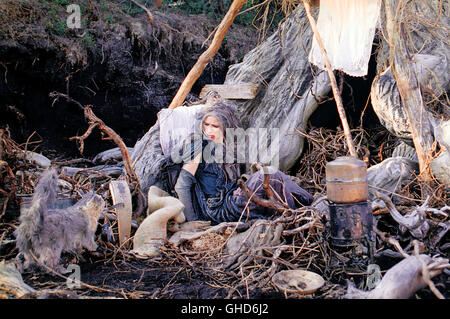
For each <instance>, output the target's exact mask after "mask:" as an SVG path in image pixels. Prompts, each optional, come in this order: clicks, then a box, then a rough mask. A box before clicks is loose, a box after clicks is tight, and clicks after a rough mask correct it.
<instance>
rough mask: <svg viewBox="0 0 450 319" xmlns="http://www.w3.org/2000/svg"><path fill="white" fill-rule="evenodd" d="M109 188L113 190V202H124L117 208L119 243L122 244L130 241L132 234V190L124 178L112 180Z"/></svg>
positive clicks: (115, 203)
mask: <svg viewBox="0 0 450 319" xmlns="http://www.w3.org/2000/svg"><path fill="white" fill-rule="evenodd" d="M109 190H110V192H111V196H112V200H113V204H114V205H117V204H120V203H122V204H123V205H121V206H119V207H116V208H115V212H116V215H117V223H118V227H119V244H120V246H122V245H124V243H126V242H127V241H128V239H129V238H130V234H131V215H132V203H131V192H130V188H129V187H128V184H127V182H126V181H122V180H116V181H111V182H110V183H109ZM128 245H129V241H128V243H127V244H125V247H126V246H128Z"/></svg>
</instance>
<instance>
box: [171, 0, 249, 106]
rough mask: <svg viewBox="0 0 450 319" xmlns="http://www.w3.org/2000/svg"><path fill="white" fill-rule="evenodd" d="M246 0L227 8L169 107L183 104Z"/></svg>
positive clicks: (235, 2) (235, 0)
mask: <svg viewBox="0 0 450 319" xmlns="http://www.w3.org/2000/svg"><path fill="white" fill-rule="evenodd" d="M246 2H247V1H246V0H234V1H233V3H232V4H231V6H230V8H229V9H228V12H227V14H226V15H225V17H224V18H223V19H222V21H221V22H220V24H219V26H218V27H217V31H216V33H215V34H214V38H213V40H212V42H211V44H210V46H209V48H208V49H207V50H206V51H205V52H203V53H202V55H200V57H199V58H198V60H197V63H195V65H194V66H193V67H192V69H191V71H189V73H188V75H187V76H186V78H185V79H184V81H183V83H181V86H180V88H179V89H178V92H177V94H176V95H175V97H174V98H173V100H172V102H171V103H170V105H169V109H174V108H176V107H178V106H180V105H181V104H183V102H184V99H185V98H186V96H187V95H188V93H189V92H190V90H191V88H192V86H193V85H194V83H195V81H197V79H198V78H199V77H200V75H201V74H202V72H203V70H204V69H205V67H206V65H207V64H208V63H209V62H210V61H211V60H212V58H213V56H214V55H215V54H216V53H217V51H218V50H219V48H220V45H221V44H222V41H223V38H224V37H225V34H226V33H227V31H228V29H229V28H230V26H231V24H232V23H233V21H234V18H236V16H237V14H238V13H239V10H241V8H242V6H243V5H244V4H245V3H246Z"/></svg>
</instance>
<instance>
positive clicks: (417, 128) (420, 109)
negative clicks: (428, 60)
mask: <svg viewBox="0 0 450 319" xmlns="http://www.w3.org/2000/svg"><path fill="white" fill-rule="evenodd" d="M402 4H404V3H403V1H401V0H386V1H385V8H386V28H387V35H388V42H389V44H390V59H391V63H392V74H393V76H394V78H395V80H396V82H397V86H398V90H399V92H400V96H401V99H402V102H403V106H404V108H405V111H406V114H407V118H408V121H409V124H410V128H411V134H412V139H413V142H414V147H415V149H416V152H417V156H418V159H419V169H420V179H421V181H422V182H423V185H422V197H423V198H426V196H427V195H429V194H430V192H431V182H432V175H431V170H430V163H431V160H432V159H433V157H432V153H433V150H434V146H433V142H434V139H433V128H432V125H431V122H430V119H429V117H428V113H427V111H426V109H425V104H424V101H423V98H422V92H421V89H420V85H419V82H418V78H417V74H416V71H415V69H414V64H413V63H412V56H411V53H410V51H409V48H408V46H407V42H406V33H405V25H404V23H403V22H402V21H401V17H402V14H401V12H400V11H401V10H402ZM394 14H395V15H394Z"/></svg>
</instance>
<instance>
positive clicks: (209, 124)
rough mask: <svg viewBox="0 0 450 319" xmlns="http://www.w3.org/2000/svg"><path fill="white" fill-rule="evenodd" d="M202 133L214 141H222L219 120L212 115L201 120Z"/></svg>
mask: <svg viewBox="0 0 450 319" xmlns="http://www.w3.org/2000/svg"><path fill="white" fill-rule="evenodd" d="M203 133H204V134H205V135H206V136H207V137H208V138H210V139H211V140H213V141H214V142H215V143H219V144H220V143H223V131H222V129H221V127H220V121H219V120H218V119H217V118H215V117H214V116H208V117H206V118H205V119H204V121H203Z"/></svg>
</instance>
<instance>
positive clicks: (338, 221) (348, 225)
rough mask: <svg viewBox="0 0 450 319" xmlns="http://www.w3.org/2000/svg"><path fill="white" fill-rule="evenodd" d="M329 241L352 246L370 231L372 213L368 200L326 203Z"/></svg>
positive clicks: (338, 244)
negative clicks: (327, 207)
mask: <svg viewBox="0 0 450 319" xmlns="http://www.w3.org/2000/svg"><path fill="white" fill-rule="evenodd" d="M328 206H329V212H330V234H331V243H332V244H333V245H335V246H352V245H354V244H355V243H357V242H358V241H360V240H362V239H365V238H366V236H367V235H369V234H370V233H371V232H372V228H373V215H372V209H371V207H370V205H369V202H368V201H364V202H359V203H346V204H341V203H332V202H329V203H328Z"/></svg>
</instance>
